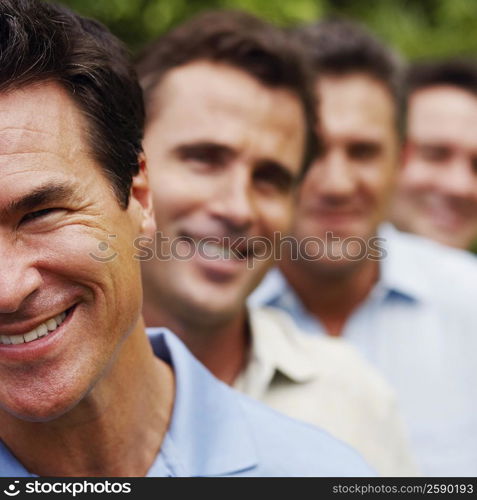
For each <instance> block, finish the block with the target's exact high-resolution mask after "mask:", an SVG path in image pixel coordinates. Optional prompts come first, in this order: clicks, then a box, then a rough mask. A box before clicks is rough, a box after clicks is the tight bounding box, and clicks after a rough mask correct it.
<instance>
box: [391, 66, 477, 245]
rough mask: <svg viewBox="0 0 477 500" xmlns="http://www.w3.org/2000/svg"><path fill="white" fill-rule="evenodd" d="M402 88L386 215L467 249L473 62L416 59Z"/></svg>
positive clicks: (472, 204) (475, 176)
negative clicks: (401, 138)
mask: <svg viewBox="0 0 477 500" xmlns="http://www.w3.org/2000/svg"><path fill="white" fill-rule="evenodd" d="M405 90H406V96H405V99H406V109H407V118H406V119H407V125H406V135H407V137H406V146H405V152H404V159H403V161H404V168H403V169H402V171H401V174H400V177H399V184H398V190H397V193H396V198H395V201H394V206H393V211H392V220H393V221H394V223H395V224H396V225H397V227H399V228H400V229H402V230H404V231H409V232H412V233H416V234H420V235H422V236H427V237H428V238H432V239H433V240H436V241H439V242H441V243H443V244H444V245H450V246H452V247H456V248H462V249H465V250H467V249H469V248H470V246H471V244H472V242H473V241H474V240H475V239H476V238H477V133H476V130H477V62H475V61H464V60H447V61H438V62H430V63H417V64H415V65H414V66H412V67H411V68H410V71H409V73H408V75H407V81H406V83H405Z"/></svg>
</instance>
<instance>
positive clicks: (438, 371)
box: [249, 225, 477, 476]
mask: <svg viewBox="0 0 477 500" xmlns="http://www.w3.org/2000/svg"><path fill="white" fill-rule="evenodd" d="M379 236H380V237H382V238H384V239H385V249H386V251H387V256H386V257H385V258H384V259H383V260H382V261H381V263H380V279H379V281H378V282H377V283H376V285H375V287H374V289H373V290H372V292H371V293H370V294H369V296H368V297H367V299H366V300H365V302H364V303H363V304H361V306H360V307H358V308H357V309H356V310H355V311H354V313H353V314H352V316H351V317H350V318H349V320H348V321H347V324H346V325H345V327H344V331H343V337H344V338H345V339H347V340H348V341H349V342H350V343H352V344H353V345H354V346H356V347H357V348H358V349H359V350H360V351H361V352H362V353H363V354H364V356H365V357H366V358H367V359H368V360H369V361H370V362H371V363H373V364H374V365H376V366H377V367H378V368H379V369H380V370H381V372H382V373H383V374H384V375H385V377H386V378H387V380H388V381H389V382H390V383H391V385H392V386H393V387H394V388H395V390H396V393H397V396H398V401H399V404H400V406H401V409H402V413H403V416H404V419H405V421H406V422H407V425H408V428H409V431H410V439H411V443H412V445H413V449H414V453H415V456H416V459H417V461H418V465H419V466H420V469H421V470H422V471H423V473H424V474H425V475H435V476H446V475H449V476H466V475H468V476H476V475H477V360H476V356H477V259H476V258H475V257H474V256H473V255H471V254H469V253H467V252H463V251H460V250H454V249H450V248H447V247H444V246H442V245H439V244H437V243H434V242H432V241H430V240H426V239H424V238H420V237H418V236H414V235H410V234H405V233H400V232H398V231H397V230H396V229H394V228H393V227H392V226H389V225H386V226H384V227H383V228H382V229H381V231H380V233H379ZM249 302H250V304H251V305H263V304H266V305H269V306H274V307H278V308H281V309H283V310H285V311H287V312H288V313H289V314H291V315H292V316H293V318H294V319H295V321H296V322H297V324H298V325H299V326H300V328H301V329H302V330H304V331H306V332H309V333H313V334H325V333H326V332H325V329H324V327H323V325H322V324H321V323H320V321H319V320H318V319H317V318H316V317H314V316H312V315H311V314H310V313H308V312H307V310H305V308H304V306H303V304H302V303H301V301H300V299H299V298H298V297H297V295H296V294H295V293H294V291H293V290H292V288H291V287H290V285H289V284H288V283H287V281H286V280H285V278H284V276H283V275H282V274H281V273H280V272H279V271H278V270H277V269H274V270H272V271H271V272H270V273H269V274H268V275H267V276H266V278H265V280H264V282H263V283H262V284H261V285H260V287H259V288H258V289H257V290H256V292H255V293H254V294H253V295H252V296H251V297H250V299H249Z"/></svg>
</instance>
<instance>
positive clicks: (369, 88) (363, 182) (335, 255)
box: [293, 74, 398, 269]
mask: <svg viewBox="0 0 477 500" xmlns="http://www.w3.org/2000/svg"><path fill="white" fill-rule="evenodd" d="M317 93H318V95H319V97H320V100H321V105H320V110H319V112H320V120H321V127H322V128H321V133H322V138H323V141H324V148H323V152H322V153H321V154H320V155H319V157H318V158H317V159H316V160H315V162H314V164H313V165H312V168H311V169H310V171H309V172H308V174H307V176H306V178H305V180H304V182H303V184H302V187H301V190H300V197H299V198H300V199H299V204H298V210H297V211H296V214H295V219H294V224H293V234H294V235H295V236H296V237H297V238H298V239H299V240H303V239H304V238H307V237H318V238H319V239H320V240H322V241H323V242H325V245H323V244H322V243H320V244H318V245H317V246H316V249H313V247H312V246H308V247H307V248H306V255H307V256H308V257H310V258H311V257H313V256H317V255H319V256H320V258H319V259H317V260H316V259H315V260H312V262H313V263H312V265H313V266H319V267H320V268H322V267H323V266H325V267H324V268H325V269H327V268H328V267H330V269H337V268H338V267H339V268H343V269H344V267H343V266H346V265H348V264H350V261H349V260H348V259H347V258H346V252H348V253H349V255H352V256H353V258H354V257H355V256H356V254H357V250H360V248H359V244H358V245H355V244H354V243H353V244H351V246H350V245H347V244H345V243H346V239H347V238H349V237H358V238H361V239H362V240H363V241H367V240H368V239H369V238H370V237H372V236H374V235H375V234H376V229H377V226H378V224H379V223H380V222H381V221H382V220H383V218H384V216H385V212H386V208H387V200H388V197H389V194H390V191H391V190H392V187H393V180H394V176H395V170H396V162H397V155H398V138H397V133H396V128H395V127H396V125H395V123H396V122H395V109H394V104H393V100H392V97H391V95H390V94H389V92H388V90H387V89H386V88H385V87H384V85H383V84H381V83H380V82H378V81H376V80H374V79H373V78H371V77H369V76H367V75H364V74H352V75H347V76H339V77H338V76H337V77H332V76H325V77H322V78H320V79H319V80H318V82H317ZM327 233H328V236H327ZM331 237H332V238H333V240H332V239H331ZM338 239H339V241H338ZM320 248H322V249H323V248H325V249H326V254H325V256H323V252H321V253H320ZM353 262H354V260H353Z"/></svg>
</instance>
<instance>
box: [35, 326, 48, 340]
mask: <svg viewBox="0 0 477 500" xmlns="http://www.w3.org/2000/svg"><path fill="white" fill-rule="evenodd" d="M36 333H37V334H38V337H44V336H45V335H46V334H47V333H48V328H47V326H46V325H45V323H42V324H41V325H40V326H39V327H38V328H37V329H36Z"/></svg>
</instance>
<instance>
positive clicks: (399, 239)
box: [249, 223, 431, 315]
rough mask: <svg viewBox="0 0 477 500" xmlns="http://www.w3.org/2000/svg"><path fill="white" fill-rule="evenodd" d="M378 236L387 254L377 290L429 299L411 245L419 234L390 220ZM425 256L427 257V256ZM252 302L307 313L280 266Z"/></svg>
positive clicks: (251, 299)
mask: <svg viewBox="0 0 477 500" xmlns="http://www.w3.org/2000/svg"><path fill="white" fill-rule="evenodd" d="M377 236H378V238H381V239H382V245H381V248H383V249H384V250H385V252H386V253H385V254H384V255H383V258H382V259H381V261H380V277H379V281H378V283H377V284H376V289H377V290H381V291H383V292H384V293H386V294H387V295H389V294H395V295H398V296H401V297H404V298H405V299H407V300H411V301H423V300H425V299H426V298H427V297H428V296H429V294H430V293H431V290H430V284H429V280H427V279H425V278H424V277H422V276H421V268H420V259H419V256H418V255H416V252H415V245H412V244H411V245H410V244H409V243H410V241H409V240H412V239H415V238H416V237H415V236H413V235H408V234H406V233H402V232H400V231H398V230H397V229H396V228H395V227H394V226H392V225H391V224H390V223H386V224H382V225H381V226H380V228H379V230H378V235H377ZM422 258H423V259H425V258H426V255H423V256H422ZM249 304H250V305H261V304H266V305H272V306H279V307H281V308H284V309H285V310H288V311H294V312H295V313H297V314H300V313H301V314H302V315H306V311H305V310H304V308H303V305H302V304H301V301H300V300H299V299H298V297H297V296H296V294H295V292H294V291H293V289H292V288H291V286H290V284H289V283H288V281H287V279H286V278H285V277H284V276H283V274H282V273H281V271H280V270H279V269H278V268H273V269H272V270H270V271H269V272H268V274H267V275H266V276H265V279H264V280H263V282H262V284H261V285H260V287H259V288H258V289H257V291H256V292H254V293H253V294H252V295H251V297H250V299H249Z"/></svg>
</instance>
